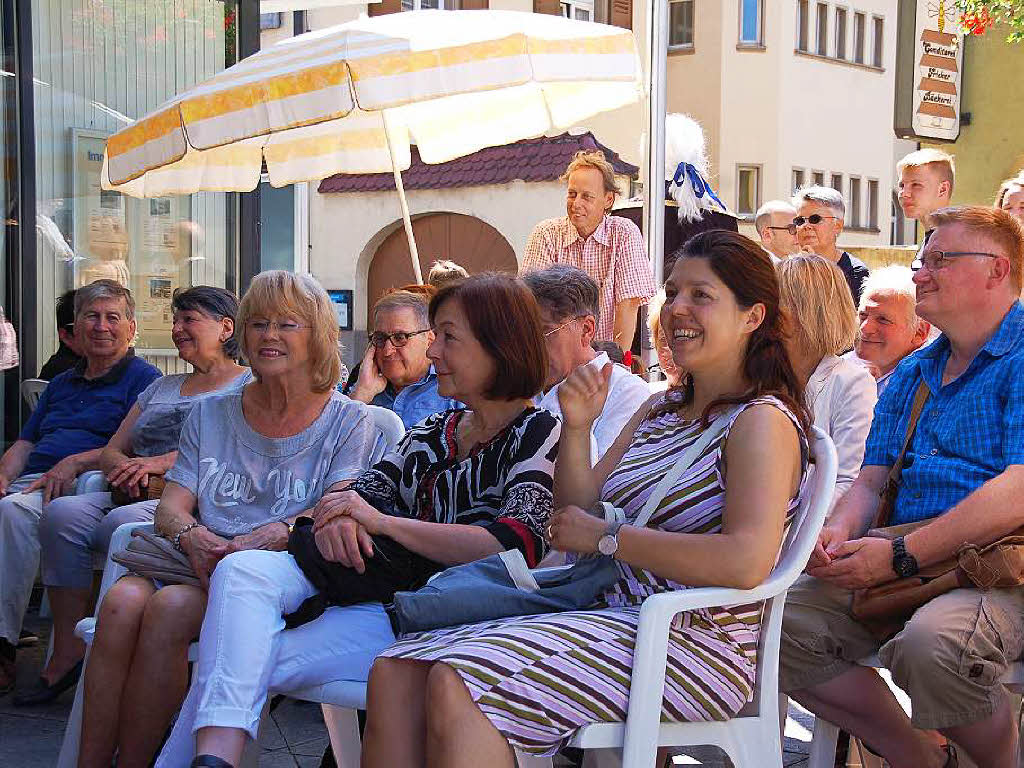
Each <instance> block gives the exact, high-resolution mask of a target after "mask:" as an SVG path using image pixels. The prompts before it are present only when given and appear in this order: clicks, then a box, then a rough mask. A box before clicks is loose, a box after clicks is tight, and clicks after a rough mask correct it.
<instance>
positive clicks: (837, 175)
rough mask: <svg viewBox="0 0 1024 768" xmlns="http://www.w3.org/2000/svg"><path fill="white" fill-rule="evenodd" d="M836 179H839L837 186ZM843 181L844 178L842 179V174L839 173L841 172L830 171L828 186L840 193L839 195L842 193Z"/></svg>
mask: <svg viewBox="0 0 1024 768" xmlns="http://www.w3.org/2000/svg"><path fill="white" fill-rule="evenodd" d="M837 179H838V181H839V186H838V187H837V186H836V180H837ZM844 183H845V180H844V178H843V174H841V173H835V172H833V173H832V177H831V179H830V184H829V186H831V187H832V189H834V190H835V191H836V192H838V193H839V194H840V195H841V194H843V184H844Z"/></svg>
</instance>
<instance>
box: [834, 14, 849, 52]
mask: <svg viewBox="0 0 1024 768" xmlns="http://www.w3.org/2000/svg"><path fill="white" fill-rule="evenodd" d="M840 17H841V18H842V20H843V23H842V27H841V28H840V24H839V19H840ZM832 18H833V23H832V26H833V28H834V29H835V44H834V45H833V50H834V51H835V57H836V58H837V59H839V60H840V61H847V60H848V57H849V53H850V46H849V41H850V9H849V8H847V7H846V6H844V5H837V6H836V8H835V12H834V13H833V15H832Z"/></svg>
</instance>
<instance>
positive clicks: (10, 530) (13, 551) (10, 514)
mask: <svg viewBox="0 0 1024 768" xmlns="http://www.w3.org/2000/svg"><path fill="white" fill-rule="evenodd" d="M39 476H40V475H39V474H38V473H36V474H31V475H22V476H21V477H19V478H17V479H16V480H15V481H14V482H13V483H11V484H10V486H8V488H7V495H6V496H4V497H3V498H2V499H0V638H3V639H5V640H7V642H9V643H11V644H12V645H17V644H18V635H19V634H21V622H22V620H23V619H24V618H25V611H26V610H27V609H28V601H29V600H30V599H31V597H32V585H33V584H35V582H36V574H37V573H38V572H39V518H40V517H41V516H42V514H43V493H42V491H33V492H32V493H20V491H22V490H24V489H25V488H27V487H28V486H29V485H31V484H32V483H33V482H34V481H35V480H37V479H38V478H39Z"/></svg>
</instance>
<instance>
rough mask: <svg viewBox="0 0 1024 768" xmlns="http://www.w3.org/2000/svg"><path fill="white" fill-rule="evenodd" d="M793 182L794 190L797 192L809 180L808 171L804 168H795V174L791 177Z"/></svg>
mask: <svg viewBox="0 0 1024 768" xmlns="http://www.w3.org/2000/svg"><path fill="white" fill-rule="evenodd" d="M790 178H791V179H792V182H793V192H794V193H795V192H796V191H797V190H798V189H800V187H802V186H803V185H804V184H805V183H806V180H807V171H805V170H804V169H803V168H794V169H793V174H792V176H791V177H790Z"/></svg>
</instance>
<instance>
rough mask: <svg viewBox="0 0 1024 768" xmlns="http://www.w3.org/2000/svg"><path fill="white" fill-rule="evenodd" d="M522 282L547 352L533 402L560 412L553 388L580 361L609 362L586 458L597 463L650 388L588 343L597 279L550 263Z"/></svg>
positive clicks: (594, 318)
mask: <svg viewBox="0 0 1024 768" xmlns="http://www.w3.org/2000/svg"><path fill="white" fill-rule="evenodd" d="M522 280H523V282H524V283H526V285H527V287H528V288H529V289H530V290H531V291H533V296H534V298H535V299H537V305H538V306H539V308H540V316H541V322H542V323H543V324H544V344H545V346H546V347H547V350H548V376H547V381H546V382H545V383H544V392H543V393H542V394H541V395H540V396H539V397H538V398H537V405H538V406H539V407H541V408H545V409H547V410H549V411H551V412H552V413H554V414H555V415H561V413H562V409H561V406H560V405H559V403H558V386H559V385H560V384H561V383H562V381H564V380H565V377H566V376H568V375H569V374H570V373H572V372H573V371H574V370H576V369H577V368H578V367H580V366H581V365H592V366H594V367H595V368H597V369H602V368H604V366H606V365H612V378H611V382H610V384H609V387H608V397H607V398H606V399H605V402H604V408H603V410H602V411H601V415H600V416H598V417H597V420H596V421H595V422H594V426H593V428H592V430H591V435H590V454H591V455H590V459H591V462H593V463H596V462H597V461H598V459H600V458H601V457H602V456H604V453H605V451H607V450H608V449H609V448H610V447H611V445H612V443H613V442H615V438H616V437H618V436H619V432H620V431H621V430H622V427H623V426H625V424H626V422H627V421H629V420H630V418H632V416H633V414H634V413H636V410H637V408H639V407H640V406H641V405H643V404H644V402H646V401H647V399H648V398H649V397H650V395H651V392H650V389H649V388H648V386H647V382H645V381H644V380H643V379H641V378H640V377H639V376H634V375H633V374H632V373H631V372H630V371H629V369H627V368H624V367H623V366H621V365H615V364H613V363H612V362H611V360H610V359H609V357H608V354H607V353H605V352H600V353H598V352H596V351H595V350H594V348H593V347H592V346H591V342H592V341H593V339H594V332H595V329H596V327H597V322H598V317H599V313H600V310H599V308H598V301H599V292H598V287H597V283H596V282H594V280H593V279H592V278H591V277H590V276H589V275H587V273H586V272H584V271H583V270H581V269H577V268H576V267H571V266H569V265H568V264H555V265H553V266H550V267H548V268H547V269H541V270H536V271H534V272H528V273H527V274H525V275H523V277H522Z"/></svg>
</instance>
